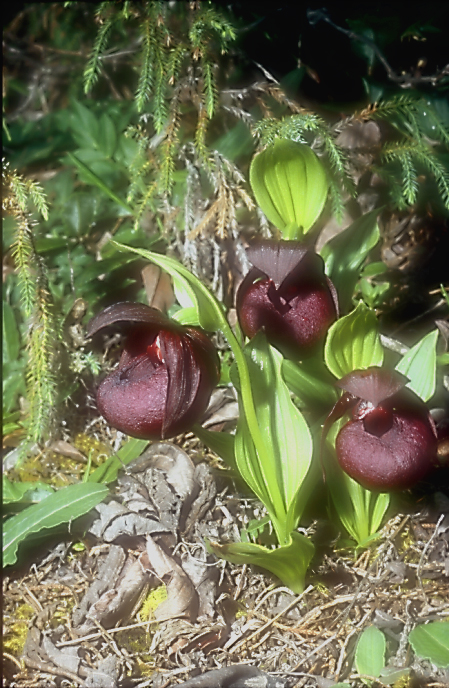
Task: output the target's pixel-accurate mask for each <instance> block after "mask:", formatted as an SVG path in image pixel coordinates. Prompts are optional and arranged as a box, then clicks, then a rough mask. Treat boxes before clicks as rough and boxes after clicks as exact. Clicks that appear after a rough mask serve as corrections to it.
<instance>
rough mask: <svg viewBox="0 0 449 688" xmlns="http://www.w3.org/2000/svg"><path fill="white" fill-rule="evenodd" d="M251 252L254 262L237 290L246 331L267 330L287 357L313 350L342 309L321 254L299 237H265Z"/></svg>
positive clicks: (241, 324)
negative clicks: (306, 245)
mask: <svg viewBox="0 0 449 688" xmlns="http://www.w3.org/2000/svg"><path fill="white" fill-rule="evenodd" d="M247 254H248V258H249V260H250V262H251V263H252V264H253V265H254V267H253V268H252V269H251V270H250V271H249V273H248V274H247V275H246V277H245V279H244V280H243V282H242V284H241V285H240V288H239V290H238V293H237V314H238V318H239V322H240V327H241V328H242V330H243V332H244V334H245V335H246V336H247V337H254V335H255V334H256V333H257V332H258V331H259V330H263V331H264V332H265V334H266V336H267V339H268V341H269V342H270V343H271V344H273V346H276V347H277V348H278V349H279V350H280V351H282V353H284V355H285V356H287V357H289V358H301V357H302V356H306V355H309V354H310V353H312V352H313V349H314V347H315V345H316V344H318V343H319V342H320V341H322V340H323V338H324V336H325V334H326V332H327V330H328V328H329V326H330V325H331V324H332V322H333V321H334V320H335V319H336V317H337V314H338V301H337V293H336V290H335V287H334V285H333V284H332V282H331V281H330V280H329V279H328V278H327V277H326V275H325V274H324V264H323V260H322V258H321V257H320V256H318V255H317V254H316V253H314V252H313V251H309V250H308V249H307V248H305V247H304V246H303V245H302V244H301V243H299V242H297V241H279V242H275V241H262V242H259V243H257V244H254V245H253V246H251V247H250V248H249V249H248V250H247Z"/></svg>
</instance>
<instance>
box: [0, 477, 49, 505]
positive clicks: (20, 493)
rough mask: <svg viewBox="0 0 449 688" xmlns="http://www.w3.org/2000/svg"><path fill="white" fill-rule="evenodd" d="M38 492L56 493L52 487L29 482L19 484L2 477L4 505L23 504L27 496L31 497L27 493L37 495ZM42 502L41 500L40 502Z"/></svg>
mask: <svg viewBox="0 0 449 688" xmlns="http://www.w3.org/2000/svg"><path fill="white" fill-rule="evenodd" d="M37 490H40V491H42V492H43V493H45V492H46V493H47V496H48V494H49V493H50V492H54V488H53V487H52V486H51V485H47V484H46V483H40V482H27V483H18V482H12V481H11V480H9V479H8V478H7V477H6V476H5V475H3V476H2V492H3V494H2V498H3V504H11V503H12V502H21V501H22V500H23V499H24V497H25V495H26V496H28V497H29V495H28V494H27V493H30V492H32V493H35V492H36V491H37ZM39 501H41V500H39Z"/></svg>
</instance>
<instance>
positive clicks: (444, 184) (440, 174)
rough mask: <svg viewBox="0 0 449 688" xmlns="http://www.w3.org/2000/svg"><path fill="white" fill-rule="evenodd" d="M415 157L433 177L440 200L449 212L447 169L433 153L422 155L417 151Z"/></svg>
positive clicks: (448, 175)
mask: <svg viewBox="0 0 449 688" xmlns="http://www.w3.org/2000/svg"><path fill="white" fill-rule="evenodd" d="M417 157H418V159H419V160H420V161H421V163H422V164H423V165H424V166H425V167H427V169H428V170H429V171H430V172H431V173H432V174H433V176H434V177H435V181H436V183H437V185H438V189H439V191H440V194H441V200H442V201H443V203H444V206H445V208H446V209H447V210H449V173H448V171H447V169H446V168H445V167H444V165H443V164H442V163H441V162H440V161H439V160H438V159H437V157H436V156H435V155H434V154H433V153H432V154H430V155H429V154H428V153H427V151H426V152H425V153H424V154H422V153H421V151H419V153H418V154H417Z"/></svg>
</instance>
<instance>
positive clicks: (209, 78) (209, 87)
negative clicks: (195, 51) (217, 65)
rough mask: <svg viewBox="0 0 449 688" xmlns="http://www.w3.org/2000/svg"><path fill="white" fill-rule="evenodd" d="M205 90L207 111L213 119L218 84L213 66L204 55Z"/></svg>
mask: <svg viewBox="0 0 449 688" xmlns="http://www.w3.org/2000/svg"><path fill="white" fill-rule="evenodd" d="M202 67H203V92H204V98H205V101H206V112H207V116H208V117H209V119H212V117H213V116H214V113H215V109H216V106H217V101H218V92H217V86H216V83H215V79H214V74H213V66H212V64H211V63H210V61H209V60H208V59H207V58H204V57H203V60H202Z"/></svg>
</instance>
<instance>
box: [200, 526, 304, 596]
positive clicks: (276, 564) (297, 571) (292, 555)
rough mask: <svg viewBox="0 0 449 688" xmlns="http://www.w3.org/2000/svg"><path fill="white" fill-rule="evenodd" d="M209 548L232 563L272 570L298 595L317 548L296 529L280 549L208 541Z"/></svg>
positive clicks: (246, 543) (301, 590)
mask: <svg viewBox="0 0 449 688" xmlns="http://www.w3.org/2000/svg"><path fill="white" fill-rule="evenodd" d="M207 546H208V549H209V550H210V551H211V552H213V553H214V554H215V555H216V556H217V557H220V559H226V561H230V562H232V563H233V564H254V565H256V566H261V567H262V568H264V569H267V571H271V573H274V575H275V576H277V577H278V578H280V580H281V581H282V582H283V583H284V585H286V586H288V587H289V588H290V590H292V591H293V592H294V593H296V594H300V593H302V592H303V590H304V579H305V575H306V572H307V568H308V566H309V564H310V561H311V559H312V557H313V554H314V551H315V548H314V546H313V544H312V542H311V541H310V540H309V539H308V538H306V537H304V535H301V534H300V533H296V532H293V533H291V535H290V537H289V541H288V542H287V543H286V544H285V545H284V546H282V547H278V548H277V549H272V550H270V549H266V548H265V547H261V546H260V545H254V544H252V543H249V542H233V543H231V544H225V545H220V544H219V543H218V542H210V541H209V542H208V543H207Z"/></svg>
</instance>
